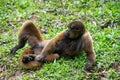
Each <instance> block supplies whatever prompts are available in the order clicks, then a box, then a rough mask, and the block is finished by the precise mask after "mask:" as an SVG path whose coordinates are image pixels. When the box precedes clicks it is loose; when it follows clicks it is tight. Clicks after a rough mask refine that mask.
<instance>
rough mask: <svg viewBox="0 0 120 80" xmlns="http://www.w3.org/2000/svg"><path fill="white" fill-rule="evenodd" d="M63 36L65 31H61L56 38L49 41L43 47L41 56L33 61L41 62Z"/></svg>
mask: <svg viewBox="0 0 120 80" xmlns="http://www.w3.org/2000/svg"><path fill="white" fill-rule="evenodd" d="M64 34H65V31H62V32H61V33H59V34H58V35H57V36H55V38H53V39H51V40H50V41H49V42H48V44H46V45H45V47H44V48H43V50H42V52H41V54H40V55H38V56H36V58H35V60H37V61H43V60H44V59H45V57H46V56H47V55H48V54H50V53H53V52H52V51H53V49H54V47H55V44H56V43H57V42H58V41H59V40H60V39H61V38H62V37H63V36H64Z"/></svg>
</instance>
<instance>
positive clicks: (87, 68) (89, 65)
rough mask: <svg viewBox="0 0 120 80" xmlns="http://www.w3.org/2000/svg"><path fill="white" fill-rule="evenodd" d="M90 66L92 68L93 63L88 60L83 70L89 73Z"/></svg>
mask: <svg viewBox="0 0 120 80" xmlns="http://www.w3.org/2000/svg"><path fill="white" fill-rule="evenodd" d="M92 66H93V61H90V60H88V61H87V63H86V64H85V67H84V69H85V70H86V71H90V70H91V69H92Z"/></svg>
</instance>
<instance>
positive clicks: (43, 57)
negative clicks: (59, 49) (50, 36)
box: [35, 55, 45, 62]
mask: <svg viewBox="0 0 120 80" xmlns="http://www.w3.org/2000/svg"><path fill="white" fill-rule="evenodd" d="M44 59H45V56H42V55H38V56H36V57H35V61H38V62H43V61H44Z"/></svg>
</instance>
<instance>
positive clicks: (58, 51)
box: [11, 21, 95, 70]
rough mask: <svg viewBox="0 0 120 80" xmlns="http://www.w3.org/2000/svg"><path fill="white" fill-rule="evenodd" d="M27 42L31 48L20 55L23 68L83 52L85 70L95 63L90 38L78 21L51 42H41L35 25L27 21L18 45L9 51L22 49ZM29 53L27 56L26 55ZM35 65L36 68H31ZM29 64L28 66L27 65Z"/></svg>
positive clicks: (20, 34)
mask: <svg viewBox="0 0 120 80" xmlns="http://www.w3.org/2000/svg"><path fill="white" fill-rule="evenodd" d="M26 41H28V43H29V45H30V46H31V48H29V49H28V50H29V51H30V52H29V51H27V50H25V51H24V52H23V53H22V57H21V61H20V62H21V64H22V65H23V66H24V67H25V66H27V67H25V68H33V67H37V66H38V64H39V65H40V62H42V61H52V60H54V59H57V58H59V57H61V56H65V57H66V56H67V57H73V56H76V55H78V54H80V52H81V51H85V52H86V54H87V63H86V65H85V69H86V70H89V69H90V68H91V67H92V65H93V63H94V62H95V52H94V49H93V45H92V38H91V36H90V34H89V32H88V31H87V30H86V29H85V27H84V24H83V23H82V22H80V21H73V22H71V23H70V24H69V25H68V29H67V30H65V31H62V32H61V33H59V34H58V35H56V36H55V37H54V38H53V39H51V40H42V38H41V33H40V32H39V30H38V29H37V28H36V27H35V25H34V24H33V23H32V22H30V21H27V22H25V23H24V24H23V26H22V29H21V31H20V33H19V43H18V45H17V46H15V47H14V48H12V49H11V52H13V53H14V52H15V51H17V50H18V49H20V48H22V47H23V46H24V45H25V43H26ZM26 53H29V54H26ZM34 63H36V66H32V67H31V64H32V65H34ZM28 64H29V65H28Z"/></svg>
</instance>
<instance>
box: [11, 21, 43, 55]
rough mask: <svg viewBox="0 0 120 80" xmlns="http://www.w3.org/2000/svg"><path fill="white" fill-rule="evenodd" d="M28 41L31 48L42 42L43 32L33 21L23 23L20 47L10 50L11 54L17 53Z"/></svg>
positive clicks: (19, 40)
mask: <svg viewBox="0 0 120 80" xmlns="http://www.w3.org/2000/svg"><path fill="white" fill-rule="evenodd" d="M27 40H28V43H29V45H30V46H31V47H34V46H36V45H38V44H39V42H40V41H42V37H41V32H40V31H39V30H38V29H37V28H36V26H35V25H34V24H33V23H32V22H31V21H26V22H24V23H23V25H22V27H21V29H20V32H19V34H18V45H16V46H15V47H13V48H12V49H11V50H10V53H15V52H16V51H17V50H18V49H20V48H22V47H24V46H25V44H26V43H27Z"/></svg>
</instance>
